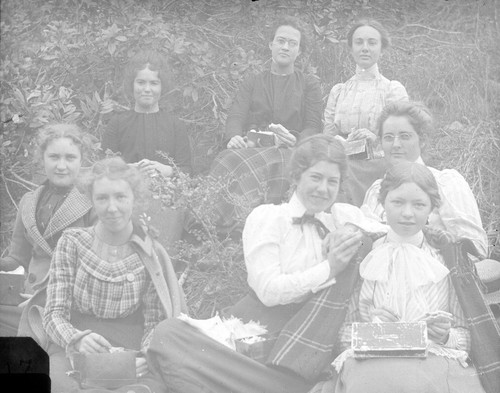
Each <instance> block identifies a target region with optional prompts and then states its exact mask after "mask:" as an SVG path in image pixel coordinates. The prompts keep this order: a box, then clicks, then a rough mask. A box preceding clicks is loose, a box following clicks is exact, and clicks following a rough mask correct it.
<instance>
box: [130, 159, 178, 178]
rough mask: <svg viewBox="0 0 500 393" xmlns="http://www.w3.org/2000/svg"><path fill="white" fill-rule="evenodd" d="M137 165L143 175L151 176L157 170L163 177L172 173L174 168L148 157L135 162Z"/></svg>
mask: <svg viewBox="0 0 500 393" xmlns="http://www.w3.org/2000/svg"><path fill="white" fill-rule="evenodd" d="M137 166H138V168H139V170H140V171H141V172H142V173H143V174H144V175H145V176H153V175H154V174H156V172H157V171H158V172H160V173H161V174H162V175H163V176H165V177H170V176H172V174H173V173H174V170H173V168H172V167H171V166H169V165H165V164H161V163H159V162H158V161H152V160H148V159H143V160H141V161H139V162H138V163H137Z"/></svg>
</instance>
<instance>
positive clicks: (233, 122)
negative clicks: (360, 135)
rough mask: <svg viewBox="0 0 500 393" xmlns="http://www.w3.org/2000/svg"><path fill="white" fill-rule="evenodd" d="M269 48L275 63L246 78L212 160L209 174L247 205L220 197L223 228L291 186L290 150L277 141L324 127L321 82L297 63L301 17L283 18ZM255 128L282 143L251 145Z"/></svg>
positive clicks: (302, 41) (302, 37) (238, 222)
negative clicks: (250, 134) (221, 146)
mask: <svg viewBox="0 0 500 393" xmlns="http://www.w3.org/2000/svg"><path fill="white" fill-rule="evenodd" d="M269 49H270V50H271V54H272V63H271V67H270V69H269V70H266V71H263V72H261V73H259V74H255V75H250V76H249V77H248V78H247V79H246V80H245V81H244V82H243V83H242V85H241V87H240V89H239V90H238V93H237V95H236V98H235V100H234V103H233V105H232V107H231V109H230V111H229V114H228V117H227V121H226V132H225V137H226V139H225V142H224V143H225V146H227V148H228V150H224V151H223V152H221V153H220V154H219V155H218V156H217V157H216V159H215V160H214V162H213V164H212V168H211V172H210V174H211V175H212V176H214V177H221V178H224V179H230V181H231V182H232V183H231V186H230V192H232V193H234V194H236V195H238V196H239V197H240V199H241V200H242V201H243V202H242V205H244V206H243V207H242V206H238V204H237V203H236V204H233V203H230V202H228V201H226V200H225V199H224V198H220V200H219V201H218V205H217V211H218V213H219V215H220V223H219V229H220V230H221V231H224V230H227V231H230V230H231V229H232V228H233V227H234V226H235V225H241V226H242V224H243V223H244V220H245V218H246V215H247V214H248V208H250V209H251V208H253V207H255V206H257V205H259V204H261V203H263V202H268V203H269V202H270V203H280V202H282V200H283V197H284V196H285V194H286V191H287V190H288V188H289V182H288V179H287V177H286V163H287V161H288V160H289V158H290V155H291V152H290V150H289V149H287V148H278V146H281V147H286V146H293V145H294V143H295V141H296V140H298V139H301V138H304V137H307V136H310V135H313V134H316V133H319V132H320V131H321V110H322V105H323V104H322V98H321V95H322V94H321V88H320V84H319V81H318V80H317V79H316V78H315V77H314V76H312V75H308V74H303V73H302V72H301V71H299V70H297V69H296V68H295V65H294V63H295V60H296V58H297V57H298V56H299V55H300V54H301V53H303V52H304V51H305V50H306V37H305V34H304V30H303V29H302V28H301V27H300V24H299V22H298V21H297V20H295V19H292V18H285V19H282V20H280V21H278V23H276V25H275V26H274V27H273V29H272V34H271V36H270V40H269ZM278 124H279V125H281V126H282V127H278V126H276V125H278ZM270 125H271V126H270ZM252 129H253V130H256V131H259V130H261V131H266V130H269V131H272V132H275V135H277V137H276V140H277V146H271V147H260V148H259V147H255V146H253V147H251V144H250V143H249V142H248V141H247V137H246V135H247V132H248V131H250V130H252ZM279 138H281V139H279ZM264 195H265V196H264Z"/></svg>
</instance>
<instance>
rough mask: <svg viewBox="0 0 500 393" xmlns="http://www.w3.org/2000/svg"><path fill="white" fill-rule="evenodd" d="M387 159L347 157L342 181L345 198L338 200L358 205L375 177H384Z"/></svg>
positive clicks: (361, 202)
mask: <svg viewBox="0 0 500 393" xmlns="http://www.w3.org/2000/svg"><path fill="white" fill-rule="evenodd" d="M386 170H387V161H386V160H385V159H384V158H375V159H371V160H357V159H352V158H348V159H347V176H346V180H345V182H344V188H345V192H346V197H347V200H345V201H339V202H345V203H350V204H351V205H354V206H357V207H360V206H361V205H362V204H363V200H364V199H365V194H366V191H367V190H368V188H370V186H371V185H372V184H373V182H374V181H375V180H377V179H381V178H383V177H384V174H385V171H386Z"/></svg>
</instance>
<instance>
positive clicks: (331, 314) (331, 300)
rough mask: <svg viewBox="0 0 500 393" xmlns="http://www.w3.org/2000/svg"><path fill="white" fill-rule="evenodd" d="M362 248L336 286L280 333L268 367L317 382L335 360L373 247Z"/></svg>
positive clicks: (368, 242)
mask: <svg viewBox="0 0 500 393" xmlns="http://www.w3.org/2000/svg"><path fill="white" fill-rule="evenodd" d="M371 244H372V242H371V239H369V238H368V237H367V236H365V241H364V242H363V248H362V249H361V250H360V251H359V252H358V253H357V254H356V256H355V257H354V260H353V261H352V262H351V263H350V264H349V265H348V266H347V268H346V269H345V270H344V271H343V272H342V273H340V274H339V276H338V277H337V283H336V284H335V285H333V286H331V287H328V288H326V289H325V290H323V291H320V292H318V293H317V294H315V295H314V296H313V297H312V298H311V299H310V300H309V301H308V302H307V303H306V304H305V305H304V306H303V307H302V308H301V309H300V310H299V312H298V313H297V314H296V315H294V317H293V318H292V319H291V320H290V321H289V322H288V323H287V324H286V325H285V327H284V328H283V329H282V330H281V332H280V335H279V337H278V340H277V342H276V345H275V346H274V348H273V349H272V351H271V353H270V355H269V358H268V360H267V364H268V365H274V366H279V367H283V368H286V369H289V370H291V371H293V372H295V373H297V374H299V375H301V376H302V377H303V378H305V379H307V380H310V381H314V380H315V379H316V378H317V377H318V376H319V375H320V374H321V373H322V372H323V371H324V370H325V367H326V366H327V365H328V364H329V363H331V361H332V356H333V355H332V352H333V349H334V347H335V345H336V342H337V337H338V332H339V330H340V328H341V327H342V325H343V323H344V318H345V315H346V312H347V306H348V304H349V300H350V298H351V293H352V291H353V289H354V287H355V285H356V282H357V281H358V278H359V264H360V263H361V261H362V260H363V258H364V256H365V255H366V254H367V253H368V251H369V250H370V248H371Z"/></svg>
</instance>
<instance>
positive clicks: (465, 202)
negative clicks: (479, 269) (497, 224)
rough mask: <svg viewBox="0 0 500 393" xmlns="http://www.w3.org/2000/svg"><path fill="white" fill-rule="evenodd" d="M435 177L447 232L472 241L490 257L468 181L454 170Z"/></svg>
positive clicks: (447, 170) (440, 209)
mask: <svg viewBox="0 0 500 393" xmlns="http://www.w3.org/2000/svg"><path fill="white" fill-rule="evenodd" d="M435 177H436V180H437V183H438V186H439V189H440V191H441V199H442V201H441V206H440V207H439V215H440V217H441V220H442V222H443V224H444V226H445V228H446V230H447V231H448V232H450V233H452V234H453V235H456V236H459V237H466V238H468V239H471V240H472V241H473V242H474V244H475V245H476V247H477V249H478V251H479V252H480V253H481V254H482V255H483V256H486V255H488V237H487V235H486V232H485V230H484V229H483V225H482V222H481V216H480V215H479V208H478V206H477V202H476V198H475V197H474V194H473V193H472V190H471V189H470V187H469V184H468V183H467V181H466V180H465V179H464V177H463V176H462V175H461V174H460V173H458V172H457V171H456V170H454V169H445V170H442V171H440V172H439V173H438V174H436V176H435Z"/></svg>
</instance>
